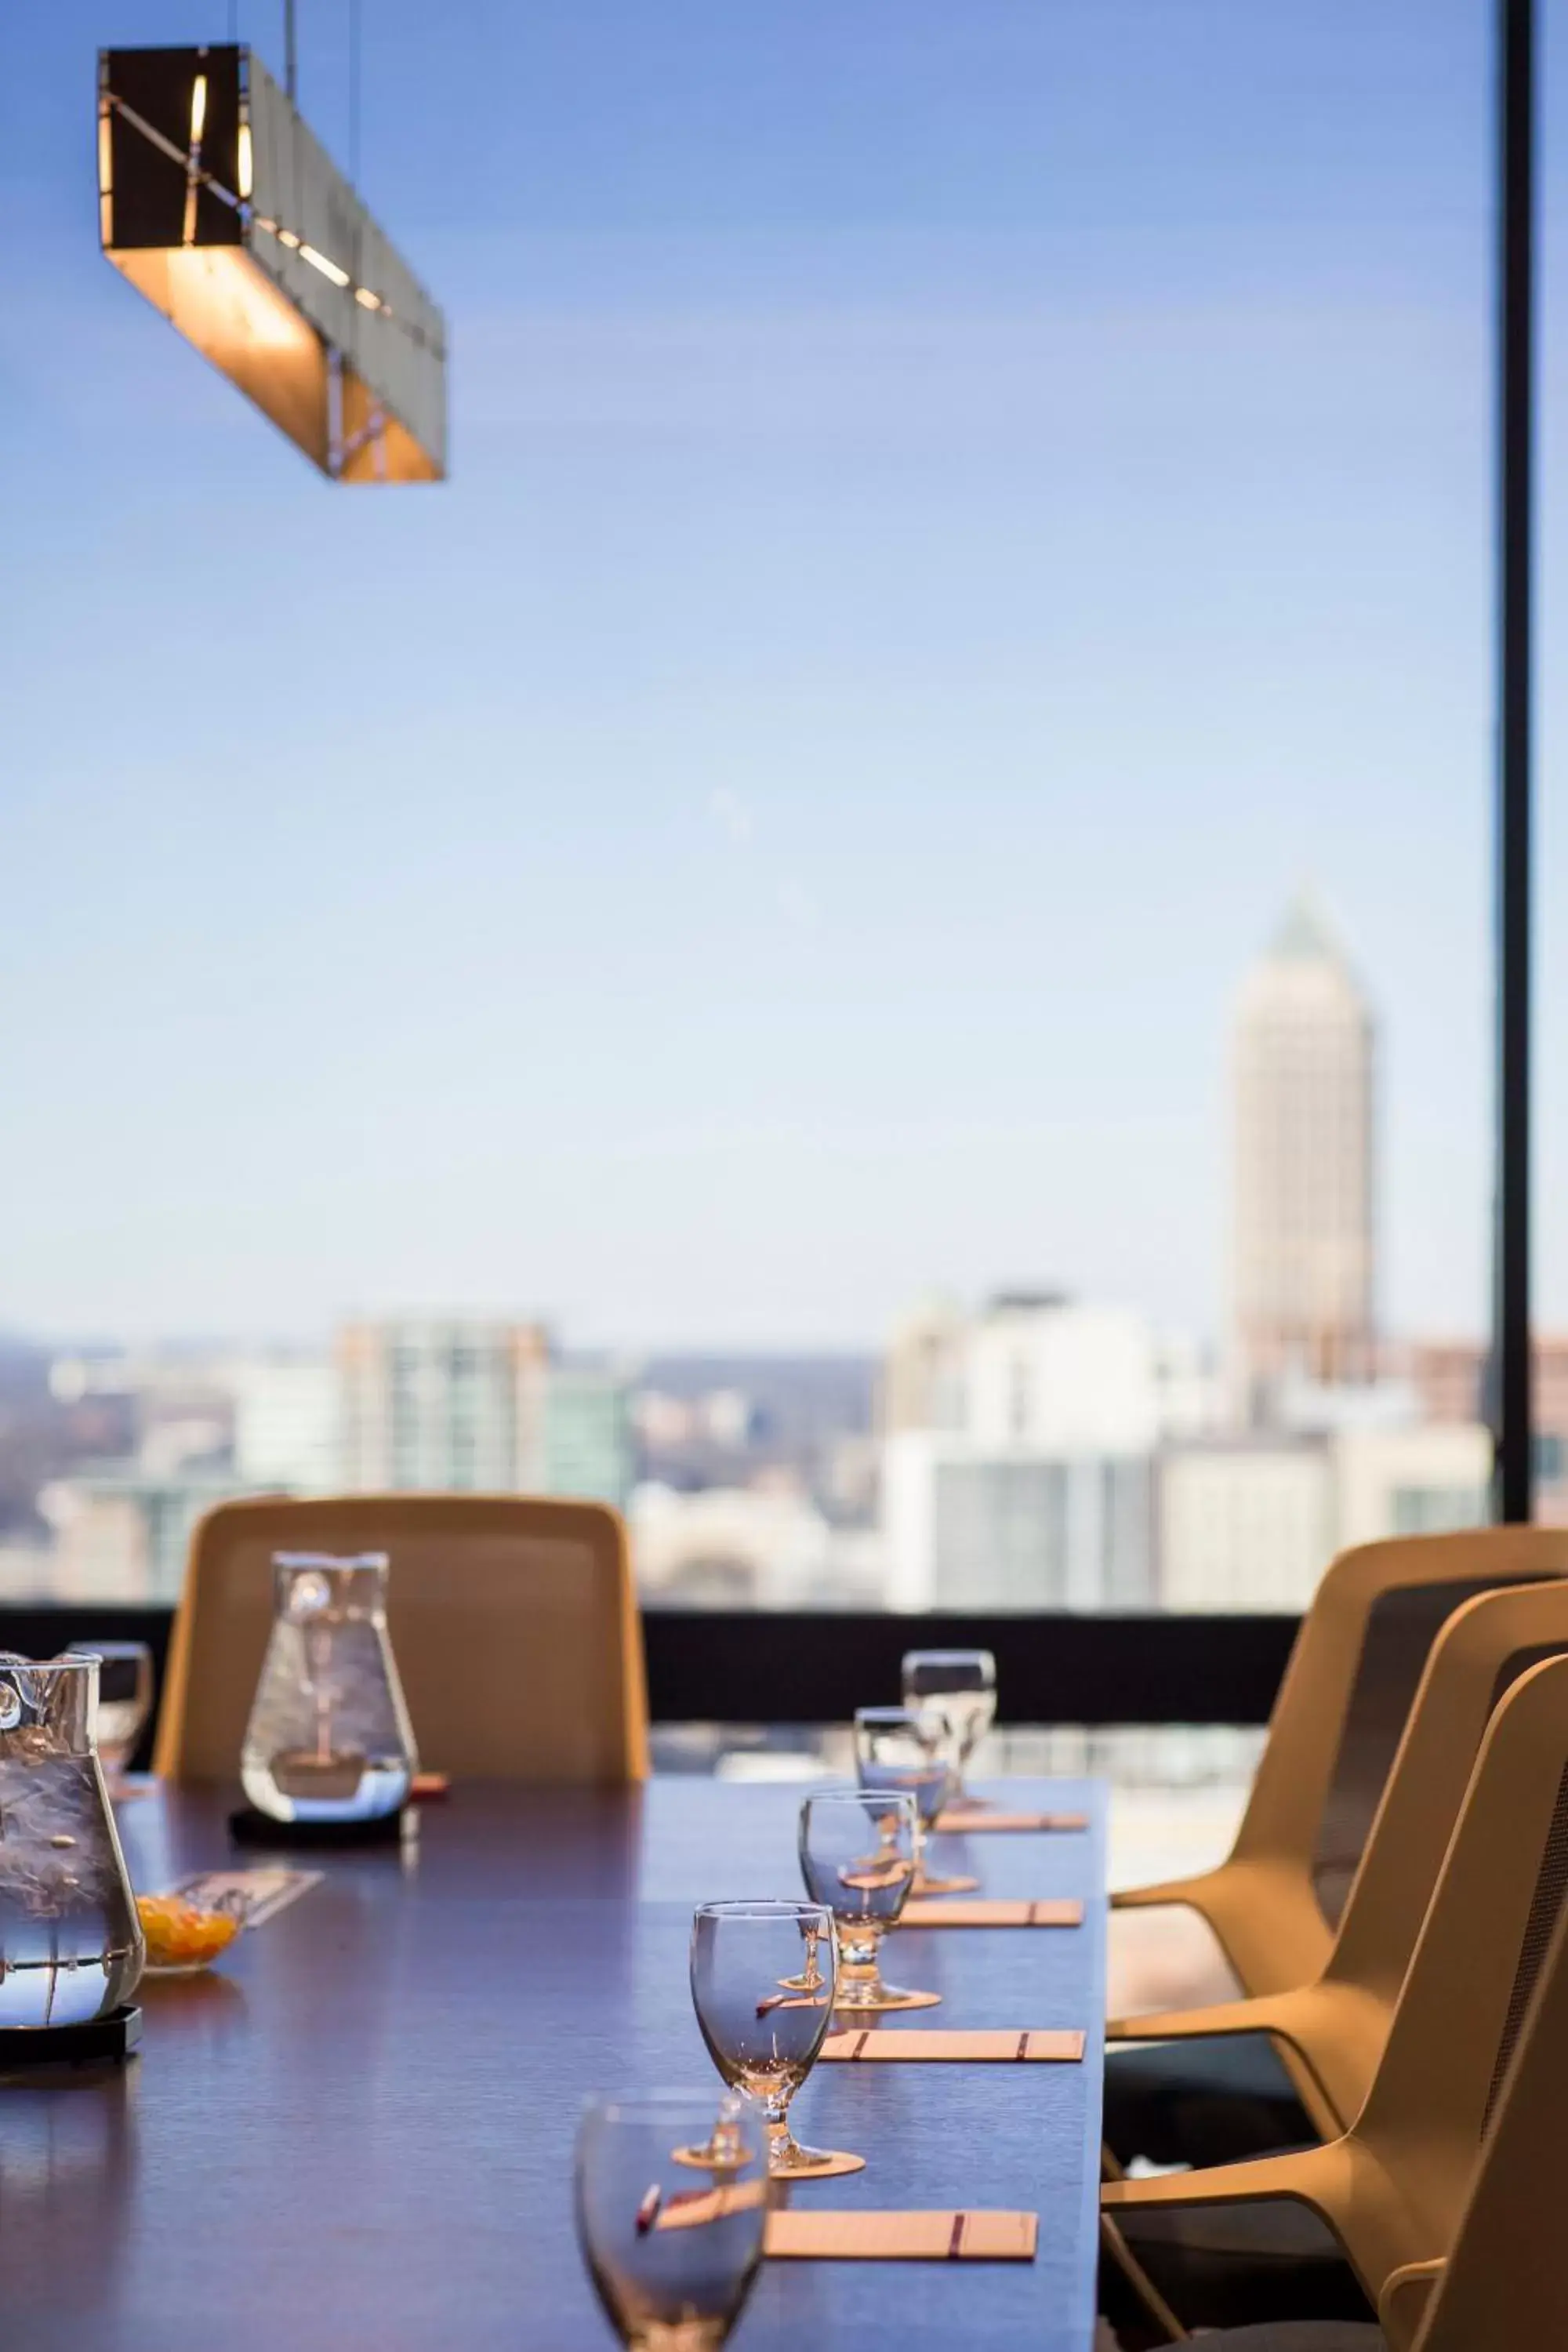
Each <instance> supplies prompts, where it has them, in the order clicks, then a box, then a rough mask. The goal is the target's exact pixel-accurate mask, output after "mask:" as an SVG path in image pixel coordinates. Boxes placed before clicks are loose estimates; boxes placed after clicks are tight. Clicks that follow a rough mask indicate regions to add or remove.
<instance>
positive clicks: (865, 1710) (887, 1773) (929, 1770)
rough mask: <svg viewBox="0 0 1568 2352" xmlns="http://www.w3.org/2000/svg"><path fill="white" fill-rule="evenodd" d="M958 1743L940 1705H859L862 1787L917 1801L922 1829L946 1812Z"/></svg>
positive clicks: (857, 1739) (857, 1761)
mask: <svg viewBox="0 0 1568 2352" xmlns="http://www.w3.org/2000/svg"><path fill="white" fill-rule="evenodd" d="M957 1758H958V1747H957V1741H956V1738H955V1736H954V1733H953V1730H952V1725H951V1724H950V1723H949V1722H948V1719H947V1717H945V1716H944V1715H943V1714H942V1713H941V1712H940V1711H939V1710H938V1709H937V1708H935V1707H912V1706H858V1707H857V1708H856V1710H855V1769H856V1772H857V1774H858V1778H859V1781H860V1786H861V1787H862V1788H863V1789H874V1790H877V1791H878V1793H879V1794H896V1793H898V1792H899V1791H900V1790H902V1791H903V1792H905V1793H907V1794H908V1795H909V1796H911V1797H912V1798H913V1799H914V1801H915V1811H916V1812H917V1813H918V1814H919V1815H920V1822H921V1829H922V1830H929V1829H930V1827H931V1823H932V1822H934V1821H935V1819H936V1817H937V1815H938V1813H940V1812H941V1811H942V1805H943V1803H944V1802H945V1801H946V1797H947V1792H948V1790H949V1789H950V1787H951V1786H952V1776H953V1771H954V1769H955V1767H956V1763H957Z"/></svg>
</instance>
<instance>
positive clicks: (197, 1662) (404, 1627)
mask: <svg viewBox="0 0 1568 2352" xmlns="http://www.w3.org/2000/svg"><path fill="white" fill-rule="evenodd" d="M276 1551H327V1552H359V1551H384V1552H385V1553H386V1554H387V1555H388V1556H389V1559H390V1560H391V1574H390V1578H389V1580H388V1589H387V1623H388V1628H389V1631H390V1633H391V1639H392V1646H393V1650H394V1652H395V1654H396V1658H397V1667H398V1673H399V1675H400V1677H401V1679H402V1682H403V1686H404V1692H405V1696H406V1698H407V1701H408V1711H409V1714H410V1716H411V1717H412V1719H413V1724H414V1732H415V1738H416V1740H417V1742H418V1747H419V1757H420V1761H421V1763H422V1765H423V1766H424V1767H425V1768H426V1769H427V1770H431V1771H440V1772H447V1773H449V1774H451V1775H452V1776H453V1777H455V1778H456V1777H463V1778H468V1779H477V1778H480V1777H490V1778H496V1779H507V1780H536V1781H556V1782H576V1783H594V1782H604V1783H611V1782H617V1781H626V1780H642V1779H643V1778H645V1777H646V1774H647V1691H646V1684H645V1679H644V1671H643V1651H642V1628H641V1622H640V1620H639V1618H638V1615H637V1601H636V1595H635V1592H634V1591H633V1586H632V1578H631V1570H630V1566H629V1563H628V1560H627V1556H626V1530H625V1528H624V1527H623V1525H622V1522H621V1520H620V1518H619V1517H617V1515H616V1513H615V1512H614V1511H612V1510H609V1509H607V1508H606V1507H605V1506H604V1505H603V1504H599V1503H576V1502H558V1501H553V1500H551V1501H540V1500H534V1499H532V1498H531V1497H526V1496H511V1495H344V1496H330V1497H326V1498H324V1499H321V1500H304V1499H300V1500H281V1499H279V1500H271V1499H267V1498H263V1499H260V1500H257V1501H248V1502H237V1503H225V1504H222V1505H221V1506H220V1507H218V1508H217V1509H216V1510H215V1511H212V1512H210V1513H209V1514H208V1515H207V1517H205V1519H203V1520H202V1522H201V1524H200V1525H199V1526H198V1528H196V1531H195V1537H194V1538H193V1540H192V1545H191V1556H190V1560H189V1563H188V1565H187V1568H186V1572H185V1585H184V1594H183V1596H182V1598H181V1601H180V1606H179V1611H178V1613H177V1615H176V1617H175V1620H174V1633H173V1636H172V1638H171V1641H170V1645H169V1664H168V1671H167V1675H166V1682H165V1689H164V1694H163V1710H162V1713H161V1716H160V1718H159V1727H158V1742H157V1757H156V1764H157V1769H158V1770H159V1771H160V1772H162V1773H164V1774H166V1775H168V1776H169V1777H170V1778H172V1779H174V1780H193V1781H222V1782H234V1781H237V1779H238V1776H239V1750H240V1744H241V1741H242V1739H243V1737H244V1732H245V1725H246V1718H247V1716H248V1714H249V1711H250V1702H251V1699H252V1697H253V1696H254V1694H255V1689H256V1684H257V1678H258V1675H259V1674H260V1672H261V1662H262V1658H263V1655H264V1654H265V1652H266V1648H267V1640H268V1633H269V1632H270V1629H271V1623H272V1570H271V1560H272V1555H273V1553H274V1552H276Z"/></svg>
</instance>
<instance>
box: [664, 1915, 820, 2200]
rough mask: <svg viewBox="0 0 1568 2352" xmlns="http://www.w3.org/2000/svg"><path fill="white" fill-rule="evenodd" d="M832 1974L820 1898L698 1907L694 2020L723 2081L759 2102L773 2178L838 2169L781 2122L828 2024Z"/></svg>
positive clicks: (694, 1930) (694, 1926)
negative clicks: (804, 2144)
mask: <svg viewBox="0 0 1568 2352" xmlns="http://www.w3.org/2000/svg"><path fill="white" fill-rule="evenodd" d="M837 1977H838V1957H837V1951H836V1949H835V1947H834V1941H833V1915H832V1913H831V1912H830V1911H827V1910H825V1909H824V1907H823V1906H822V1905H821V1904H820V1903H788V1902H773V1901H767V1902H751V1903H700V1904H699V1905H698V1906H697V1909H696V1911H695V1912H694V1913H693V1915H692V1920H691V2000H692V2006H693V2007H694V2008H695V2010H696V2011H697V2022H698V2024H699V2026H700V2028H701V2030H702V2039H703V2041H704V2042H706V2043H707V2045H708V2054H709V2056H710V2058H711V2059H712V2061H713V2063H714V2064H715V2066H717V2068H718V2069H719V2072H720V2074H721V2075H722V2076H723V2078H724V2080H725V2082H726V2083H728V2084H730V2085H731V2089H733V2090H737V2091H744V2092H745V2093H746V2094H747V2095H748V2097H750V2098H753V2099H755V2100H757V2101H758V2102H759V2103H760V2104H761V2106H762V2110H763V2120H764V2122H765V2123H766V2126H767V2133H768V2166H769V2169H770V2171H772V2172H773V2173H775V2174H783V2175H789V2174H794V2173H811V2172H820V2171H823V2170H824V2169H826V2168H829V2167H831V2168H833V2169H835V2170H837V2169H839V2168H841V2159H839V2158H835V2157H833V2156H831V2155H827V2154H825V2153H824V2152H823V2151H822V2150H821V2149H818V2148H810V2147H801V2145H800V2143H799V2142H798V2141H797V2140H796V2139H795V2137H794V2135H793V2134H792V2133H791V2131H790V2127H789V2103H790V2101H791V2100H792V2099H793V2098H794V2096H795V2093H796V2092H797V2091H798V2090H799V2088H800V2086H801V2084H803V2083H804V2082H805V2078H806V2076H807V2075H808V2074H810V2072H811V2070H812V2067H813V2066H814V2065H815V2064H816V2053H817V2052H818V2051H819V2050H820V2049H821V2047H822V2044H823V2042H824V2040H825V2038H826V2033H827V2029H828V2026H829V2024H830V2022H831V2021H832V2017H833V2000H834V1989H835V1986H836V1984H837Z"/></svg>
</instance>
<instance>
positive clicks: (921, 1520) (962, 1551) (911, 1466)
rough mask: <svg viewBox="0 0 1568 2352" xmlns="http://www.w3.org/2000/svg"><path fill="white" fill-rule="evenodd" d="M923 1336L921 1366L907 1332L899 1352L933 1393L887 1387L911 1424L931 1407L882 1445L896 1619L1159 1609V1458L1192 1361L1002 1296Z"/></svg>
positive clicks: (1059, 1307)
mask: <svg viewBox="0 0 1568 2352" xmlns="http://www.w3.org/2000/svg"><path fill="white" fill-rule="evenodd" d="M925 1328H926V1331H927V1334H928V1336H930V1337H931V1339H932V1342H933V1343H932V1344H931V1345H929V1346H928V1347H927V1349H926V1351H925V1354H924V1356H923V1359H922V1358H921V1357H917V1356H916V1355H915V1354H914V1353H913V1352H912V1351H911V1349H910V1332H911V1327H910V1326H906V1327H905V1328H904V1329H903V1330H902V1331H901V1332H900V1334H899V1335H898V1336H897V1338H896V1339H895V1342H894V1348H895V1350H900V1349H901V1350H902V1351H903V1353H902V1358H901V1368H902V1370H904V1371H905V1373H906V1374H907V1373H908V1371H909V1369H910V1365H911V1364H912V1363H915V1362H922V1363H923V1369H924V1370H925V1373H926V1378H925V1380H924V1384H923V1390H922V1389H921V1386H920V1384H918V1383H917V1382H915V1381H913V1380H911V1379H910V1378H908V1377H906V1378H905V1379H904V1381H903V1384H902V1386H901V1387H900V1388H896V1387H895V1382H894V1381H893V1380H892V1378H891V1377H889V1380H888V1381H887V1382H886V1384H885V1394H886V1395H887V1396H888V1397H889V1399H890V1398H891V1397H892V1396H893V1395H894V1394H895V1393H896V1394H897V1395H898V1396H899V1397H900V1400H901V1412H902V1413H903V1414H904V1415H906V1416H907V1415H908V1414H909V1413H910V1411H911V1410H912V1409H913V1408H914V1407H915V1405H916V1403H917V1402H918V1401H919V1400H920V1399H921V1396H922V1395H923V1401H924V1405H925V1410H926V1411H927V1412H928V1413H929V1414H930V1416H931V1418H930V1420H929V1422H928V1423H927V1424H926V1425H925V1426H923V1427H922V1426H919V1425H910V1422H909V1420H908V1419H907V1418H905V1419H904V1420H903V1423H902V1425H893V1426H890V1427H889V1430H888V1433H887V1436H886V1439H885V1442H884V1445H883V1453H882V1526H883V1534H884V1539H885V1543H886V1549H887V1559H888V1575H889V1600H890V1601H891V1603H892V1605H893V1606H894V1607H895V1608H905V1609H922V1608H931V1607H943V1608H958V1609H965V1608H973V1609H992V1608H996V1609H1006V1608H1045V1609H1049V1608H1058V1609H1084V1610H1091V1609H1105V1608H1118V1607H1122V1608H1131V1607H1142V1606H1147V1605H1148V1603H1149V1602H1150V1601H1151V1599H1152V1592H1153V1521H1152V1457H1153V1449H1154V1446H1155V1444H1157V1442H1158V1439H1159V1437H1160V1435H1161V1432H1162V1426H1163V1423H1162V1414H1163V1402H1164V1398H1165V1395H1166V1392H1167V1391H1166V1376H1167V1373H1168V1371H1169V1369H1170V1365H1171V1363H1172V1362H1173V1361H1174V1362H1176V1363H1177V1365H1178V1367H1179V1369H1180V1370H1181V1373H1182V1381H1179V1382H1178V1383H1177V1387H1178V1388H1181V1389H1182V1392H1183V1393H1184V1395H1185V1393H1186V1391H1185V1389H1184V1385H1183V1383H1184V1381H1185V1377H1186V1373H1187V1371H1188V1370H1189V1369H1190V1368H1189V1367H1188V1366H1187V1365H1186V1363H1185V1361H1184V1360H1183V1359H1181V1358H1180V1357H1177V1358H1175V1359H1173V1358H1171V1357H1169V1356H1168V1355H1167V1354H1166V1353H1165V1352H1164V1351H1163V1350H1162V1349H1161V1348H1160V1346H1159V1345H1158V1343H1157V1342H1156V1339H1155V1337H1154V1335H1153V1333H1152V1330H1151V1329H1150V1328H1149V1327H1148V1325H1146V1324H1145V1323H1144V1322H1143V1320H1142V1318H1141V1317H1139V1316H1137V1315H1134V1314H1131V1313H1128V1312H1126V1311H1124V1310H1123V1309H1121V1308H1119V1307H1095V1306H1082V1305H1079V1304H1078V1303H1076V1302H1074V1301H1072V1300H1069V1299H1068V1298H1065V1297H1061V1296H1060V1295H1059V1294H1057V1293H1054V1292H1049V1291H1018V1290H1013V1291H1005V1292H1003V1293H1001V1294H999V1295H998V1296H997V1297H994V1299H993V1300H991V1302H990V1303H989V1305H988V1306H987V1307H985V1308H984V1310H983V1311H982V1312H981V1313H980V1314H978V1315H975V1316H973V1317H971V1318H968V1319H967V1320H966V1321H957V1322H948V1323H944V1324H943V1325H942V1326H940V1327H939V1326H936V1325H935V1324H934V1322H932V1323H928V1324H927V1326H926V1327H925ZM939 1330H940V1348H939V1347H938V1346H936V1345H935V1344H934V1338H935V1335H936V1333H937V1332H938V1331H939ZM1172 1392H1173V1393H1174V1392H1175V1391H1172ZM1189 1405H1190V1399H1189ZM1186 1409H1188V1406H1185V1405H1184V1410H1186Z"/></svg>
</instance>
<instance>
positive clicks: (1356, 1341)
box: [1231, 898, 1375, 1412]
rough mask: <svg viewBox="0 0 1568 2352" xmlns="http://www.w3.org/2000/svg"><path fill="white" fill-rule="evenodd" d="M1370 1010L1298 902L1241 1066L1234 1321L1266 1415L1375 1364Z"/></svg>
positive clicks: (1255, 1000) (1252, 1020)
mask: <svg viewBox="0 0 1568 2352" xmlns="http://www.w3.org/2000/svg"><path fill="white" fill-rule="evenodd" d="M1374 1053H1375V1041H1374V1034H1373V1018H1372V1012H1371V1008H1370V1006H1369V1005H1368V1003H1367V1002H1366V999H1365V997H1364V996H1363V994H1362V992H1361V990H1360V988H1359V986H1358V985H1357V982H1356V979H1355V976H1354V974H1353V972H1352V971H1351V968H1350V965H1349V963H1348V962H1347V961H1346V960H1345V957H1344V954H1343V952H1342V950H1341V948H1340V945H1339V942H1338V941H1337V940H1336V939H1335V938H1334V936H1333V934H1332V932H1331V929H1329V926H1328V924H1327V923H1326V921H1325V920H1324V919H1323V917H1322V916H1321V913H1320V912H1319V911H1318V909H1317V908H1315V907H1314V906H1312V905H1311V903H1310V901H1309V900H1307V899H1305V898H1300V899H1298V900H1297V901H1296V903H1295V904H1294V905H1293V906H1292V907H1291V908H1290V909H1289V913H1288V914H1287V916H1286V918H1285V920H1284V922H1283V924H1282V925H1281V926H1280V929H1279V931H1278V932H1277V934H1276V935H1275V938H1274V940H1273V942H1272V944H1271V945H1270V947H1269V948H1268V951H1267V953H1266V954H1265V955H1264V956H1263V958H1262V959H1261V961H1259V962H1258V963H1257V964H1256V965H1255V966H1254V967H1253V969H1252V971H1250V972H1249V973H1248V974H1247V980H1246V982H1245V983H1244V984H1243V987H1242V991H1241V998H1240V1003H1239V1005H1238V1008H1237V1022H1236V1032H1235V1041H1234V1060H1233V1088H1234V1094H1233V1107H1234V1108H1233V1115H1234V1130H1233V1150H1234V1163H1233V1167H1234V1197H1233V1204H1232V1228H1231V1230H1232V1246H1233V1250H1234V1259H1233V1268H1232V1317H1233V1335H1234V1342H1235V1350H1236V1360H1237V1371H1238V1373H1239V1376H1240V1380H1241V1382H1242V1386H1243V1392H1244V1394H1245V1395H1246V1397H1247V1401H1248V1403H1249V1406H1250V1408H1251V1409H1252V1410H1253V1411H1254V1412H1257V1411H1258V1408H1259V1406H1260V1404H1261V1403H1262V1402H1264V1400H1265V1399H1266V1397H1267V1393H1268V1388H1269V1386H1270V1384H1271V1383H1273V1382H1276V1381H1279V1380H1281V1379H1289V1378H1291V1377H1297V1378H1301V1379H1306V1380H1311V1381H1358V1380H1365V1379H1368V1378H1370V1376H1371V1374H1372V1372H1373V1369H1374V1366H1373V1076H1374Z"/></svg>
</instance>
